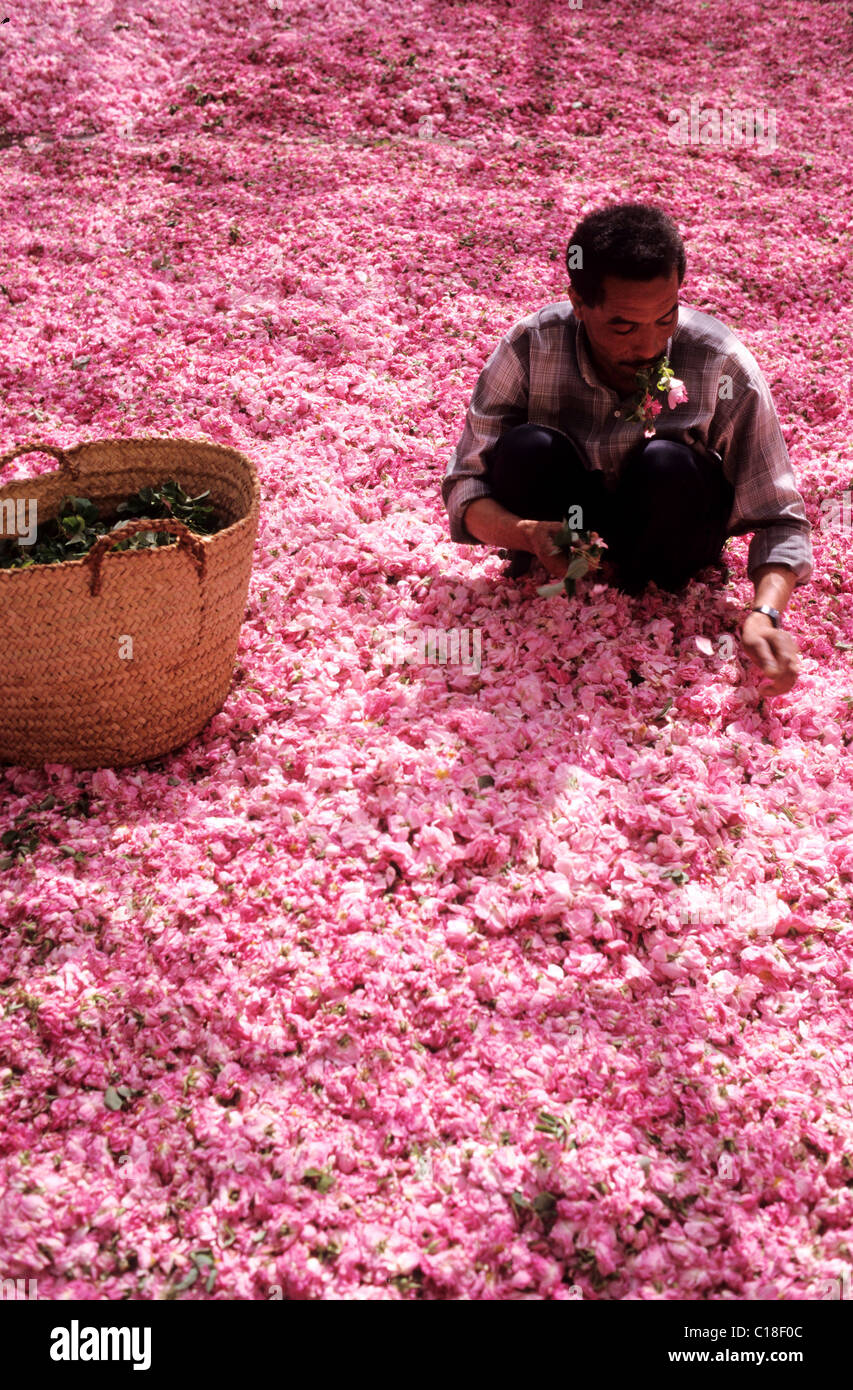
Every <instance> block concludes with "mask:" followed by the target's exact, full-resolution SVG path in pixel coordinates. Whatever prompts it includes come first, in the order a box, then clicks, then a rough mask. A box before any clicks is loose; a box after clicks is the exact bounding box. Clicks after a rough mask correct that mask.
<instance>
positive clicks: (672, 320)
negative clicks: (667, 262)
mask: <svg viewBox="0 0 853 1390" xmlns="http://www.w3.org/2000/svg"><path fill="white" fill-rule="evenodd" d="M569 298H570V299H571V301H572V307H573V308H574V311H575V315H576V317H577V318H578V319H580V321H581V322H582V323H583V325H584V328H585V329H586V332H587V336H588V338H589V342H590V345H591V348H592V356H593V360H594V362H595V366H596V369H597V371H598V373H599V375H600V376H601V378H602V380H603V381H604V382H605V383H606V384H607V385H608V386H611V387H612V388H613V389H614V390H616V391H619V392H620V393H621V394H622V395H629V394H630V393H631V392H632V391H633V390H634V389H635V388H636V384H637V382H636V373H637V372H638V371H640V370H642V369H643V368H644V367H648V366H650V365H651V364H652V363H653V362H656V361H657V360H658V358H659V357H660V356H661V355H662V354H663V353H664V352H665V351H666V344H667V340H668V339H669V338H670V336H671V335H672V333H674V331H675V326H676V324H677V323H678V272H677V271H675V270H673V271H672V273H671V274H670V275H669V276H667V277H664V276H660V277H659V278H658V279H656V280H620V279H618V278H617V277H616V276H615V275H606V276H605V277H604V300H603V302H602V303H601V304H599V305H598V306H597V308H595V309H590V308H589V307H588V306H587V305H586V304H584V302H583V300H582V299H580V298H579V297H578V295H577V294H576V293H575V291H574V290H569Z"/></svg>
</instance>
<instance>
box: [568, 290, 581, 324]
mask: <svg viewBox="0 0 853 1390" xmlns="http://www.w3.org/2000/svg"><path fill="white" fill-rule="evenodd" d="M569 299H570V300H571V301H572V308H573V309H574V311H575V318H576V319H577V320H578V321H579V322H580V323H583V307H584V306H583V300H582V299H581V297H580V295H579V294H578V292H577V290H573V289H570V290H569Z"/></svg>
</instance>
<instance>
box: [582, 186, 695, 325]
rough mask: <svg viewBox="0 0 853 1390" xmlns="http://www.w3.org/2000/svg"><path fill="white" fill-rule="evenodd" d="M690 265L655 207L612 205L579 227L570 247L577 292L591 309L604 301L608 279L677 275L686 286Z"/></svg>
mask: <svg viewBox="0 0 853 1390" xmlns="http://www.w3.org/2000/svg"><path fill="white" fill-rule="evenodd" d="M578 248H579V250H580V254H578ZM573 251H574V253H575V254H574V255H573V254H572V252H573ZM686 265H687V258H686V256H685V254H684V243H683V241H682V240H681V237H680V236H679V233H678V228H677V227H676V225H675V223H674V222H673V221H672V219H671V218H670V217H668V216H667V214H666V213H665V212H664V211H663V210H662V209H661V208H657V207H653V206H652V204H651V203H612V204H611V205H610V206H609V207H606V208H601V209H600V211H598V212H591V213H589V214H588V216H586V217H584V218H583V219H582V220H581V221H580V222H579V223H578V225H577V226H576V227H575V230H574V232H573V233H572V239H571V241H570V242H569V245H568V247H567V248H566V269H567V270H568V272H569V280H570V281H571V285H572V289H573V290H574V291H575V293H576V294H579V295H580V297H581V299H582V300H583V302H584V304H586V305H588V306H589V307H590V308H591V309H594V308H596V307H597V306H598V305H599V304H601V303H603V301H604V277H605V275H616V276H618V277H619V278H620V279H622V280H655V279H657V278H658V277H659V276H663V277H666V276H668V275H670V274H671V273H672V271H673V270H677V271H678V283H679V285H680V284H681V282H682V280H683V279H684V271H685V268H686Z"/></svg>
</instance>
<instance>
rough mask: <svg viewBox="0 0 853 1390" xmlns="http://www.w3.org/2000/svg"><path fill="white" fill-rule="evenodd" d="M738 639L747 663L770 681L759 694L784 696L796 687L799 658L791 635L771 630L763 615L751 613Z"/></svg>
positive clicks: (768, 620)
mask: <svg viewBox="0 0 853 1390" xmlns="http://www.w3.org/2000/svg"><path fill="white" fill-rule="evenodd" d="M740 640H741V644H742V646H743V649H744V651H745V652H746V654H747V656H748V657H749V659H750V661H751V662H753V664H754V665H755V666H757V667H758V669H759V671H761V672H762V674H763V675H765V676H766V677H767V678H768V680H769V681H770V685H769V686H767V685H765V686H762V687H760V693H761V694H762V695H784V694H786V692H787V691H789V690H791V689H792V688H793V687H794V685H796V682H797V677H798V675H799V674H800V657H799V653H798V651H797V644H796V642H795V641H794V638H793V637H792V636H791V634H790V632H786V631H785V630H784V628H776V627H774V626H773V624H772V622H771V621H770V619H769V618H768V616H767V614H766V613H750V614H749V616H748V617H747V619H746V621H745V622H744V625H743V628H742V630H741V637H740Z"/></svg>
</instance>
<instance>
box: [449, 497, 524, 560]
mask: <svg viewBox="0 0 853 1390" xmlns="http://www.w3.org/2000/svg"><path fill="white" fill-rule="evenodd" d="M463 515H464V521H465V526H466V528H467V529H468V530H469V531H470V532H471V535H472V536H476V537H477V540H478V541H483V542H484V543H485V544H486V545H500V546H504V547H505V548H506V549H507V550H530V545H529V543H528V539H529V538H528V536H527V535H525V533H524V531H523V530H522V529H521V522H522V518H521V517H519V516H516V515H515V513H514V512H509V511H507V509H506V507H502V506H501V504H500V502H496V501H495V500H494V498H492V497H477V498H475V500H474V501H473V502H471V503H469V505H468V506H467V507H466V508H465V511H464V513H463Z"/></svg>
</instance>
